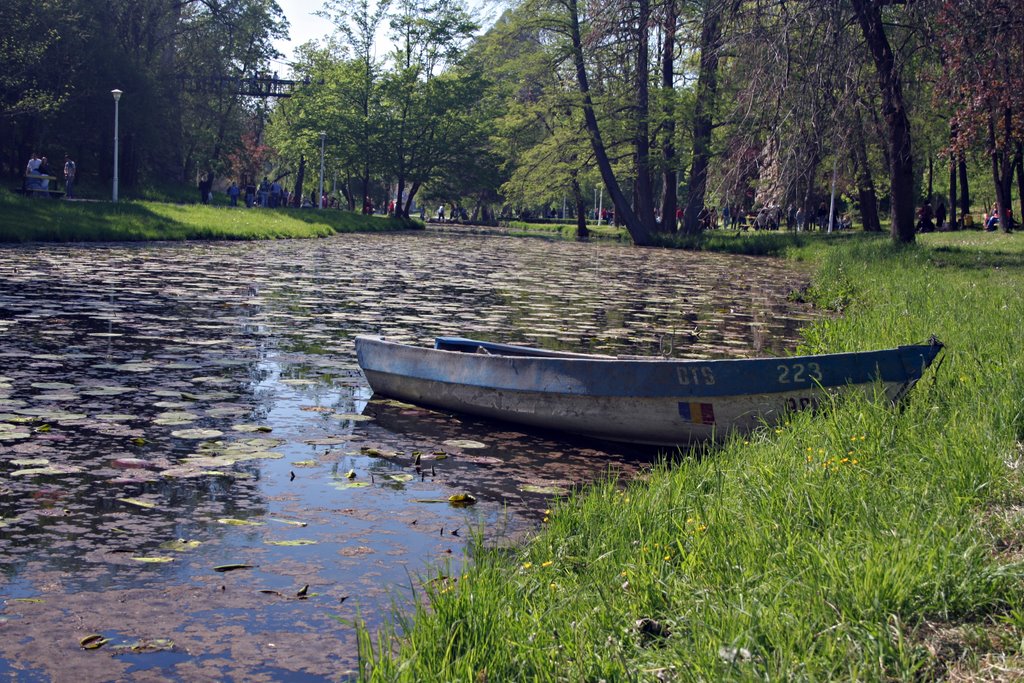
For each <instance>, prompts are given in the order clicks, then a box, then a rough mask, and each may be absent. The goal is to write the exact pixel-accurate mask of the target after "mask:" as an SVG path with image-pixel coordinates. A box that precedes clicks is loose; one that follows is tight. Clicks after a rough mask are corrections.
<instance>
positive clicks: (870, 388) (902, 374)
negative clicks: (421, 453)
mask: <svg viewBox="0 0 1024 683" xmlns="http://www.w3.org/2000/svg"><path fill="white" fill-rule="evenodd" d="M941 349H942V344H941V343H940V342H939V341H938V340H936V339H935V338H932V340H931V341H930V342H929V343H927V344H920V345H914V346H900V347H898V348H894V349H885V350H880V351H862V352H854V353H833V354H825V355H817V356H792V357H780V358H751V359H727V360H679V359H661V358H659V359H637V358H632V357H630V358H622V357H615V356H601V355H589V354H581V353H567V352H563V351H547V350H544V349H536V348H531V347H526V346H514V345H511V344H495V343H491V342H484V341H477V340H473V339H463V338H460V337H438V338H437V340H436V342H435V345H434V348H425V347H419V346H411V345H408V344H399V343H396V342H392V341H388V340H386V339H384V338H383V337H374V336H359V337H356V355H357V356H358V358H359V366H360V367H361V368H362V369H363V373H364V374H365V375H366V379H367V380H368V381H369V383H370V387H371V388H372V389H373V391H374V392H375V393H377V394H381V395H383V396H388V397H391V398H397V399H400V400H403V401H408V402H410V403H417V404H420V405H425V406H432V407H436V408H441V409H445V410H451V411H455V412H463V413H470V414H473V415H479V416H483V417H487V418H494V419H498V420H507V421H510V422H517V423H520V424H524V425H530V426H534V427H540V428H544V429H555V430H561V431H565V432H572V433H575V434H582V435H586V436H592V437H597V438H601V439H609V440H612V441H626V442H631V443H643V444H656V445H676V444H682V443H686V442H689V441H692V440H700V439H722V438H724V437H725V436H726V435H727V434H729V433H732V432H740V433H742V432H747V431H750V430H752V429H754V428H755V427H758V426H760V425H764V424H774V423H776V422H778V421H779V420H780V419H782V418H783V416H784V415H785V414H786V413H787V412H792V411H797V410H807V409H816V408H818V406H819V404H820V403H822V402H824V400H825V399H826V398H827V397H828V396H829V395H833V394H839V393H843V392H847V391H862V392H865V393H868V394H869V395H874V394H873V392H875V391H879V392H883V393H884V395H885V397H886V398H887V399H888V400H889V401H892V402H896V401H898V400H900V399H901V398H902V397H903V396H904V395H905V394H906V393H907V391H909V390H910V388H911V387H912V386H913V385H914V383H916V382H917V380H919V379H920V378H921V375H922V374H923V373H924V371H925V369H926V368H927V367H928V366H929V365H930V364H931V363H932V361H933V360H935V358H936V356H937V355H938V354H939V351H941Z"/></svg>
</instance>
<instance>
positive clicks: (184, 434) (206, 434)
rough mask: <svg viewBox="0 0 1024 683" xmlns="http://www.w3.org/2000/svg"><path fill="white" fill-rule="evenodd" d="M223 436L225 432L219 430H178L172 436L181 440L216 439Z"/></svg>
mask: <svg viewBox="0 0 1024 683" xmlns="http://www.w3.org/2000/svg"><path fill="white" fill-rule="evenodd" d="M223 435H224V432H222V431H219V430H217V429H178V430H176V431H173V432H171V436H176V437H178V438H179V439H215V438H217V437H218V436H223Z"/></svg>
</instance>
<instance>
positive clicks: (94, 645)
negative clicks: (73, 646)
mask: <svg viewBox="0 0 1024 683" xmlns="http://www.w3.org/2000/svg"><path fill="white" fill-rule="evenodd" d="M109 642H110V638H104V637H103V636H102V635H100V634H99V633H92V634H90V635H87V636H86V637H84V638H82V639H81V640H79V641H78V644H79V645H81V646H82V649H83V650H98V649H100V648H101V647H103V646H104V645H106V644H107V643H109Z"/></svg>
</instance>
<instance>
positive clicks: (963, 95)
mask: <svg viewBox="0 0 1024 683" xmlns="http://www.w3.org/2000/svg"><path fill="white" fill-rule="evenodd" d="M937 21H938V28H939V30H938V32H937V33H938V38H939V43H940V47H941V49H942V51H943V56H944V59H945V63H946V64H945V69H943V72H942V76H941V78H940V81H939V82H940V87H941V92H942V94H943V95H944V96H945V97H947V98H948V99H949V101H950V102H951V104H952V105H953V107H954V110H955V112H956V113H955V114H954V117H953V121H952V128H953V131H954V134H953V136H952V147H953V150H954V151H957V152H959V151H963V150H964V149H965V148H967V147H968V146H970V145H971V144H972V143H974V142H976V141H977V140H979V139H981V140H983V141H984V143H985V147H986V151H987V153H988V154H989V156H990V158H991V160H992V180H993V182H994V183H995V190H996V192H995V194H996V204H997V205H998V215H999V216H1000V217H1001V220H1000V226H1001V227H1002V229H1003V230H1005V231H1009V229H1010V221H1009V220H1008V219H1009V217H1010V215H1011V208H1010V194H1011V192H1010V190H1011V183H1012V180H1013V172H1014V167H1015V166H1016V168H1017V179H1018V184H1019V185H1020V186H1021V187H1020V190H1021V191H1020V194H1021V201H1022V205H1021V212H1022V213H1024V169H1022V168H1021V165H1022V163H1024V160H1022V156H1024V155H1022V147H1024V100H1021V92H1022V91H1024V14H1022V12H1021V7H1020V3H1019V0H944V1H943V3H942V6H941V8H940V11H939V14H938V17H937Z"/></svg>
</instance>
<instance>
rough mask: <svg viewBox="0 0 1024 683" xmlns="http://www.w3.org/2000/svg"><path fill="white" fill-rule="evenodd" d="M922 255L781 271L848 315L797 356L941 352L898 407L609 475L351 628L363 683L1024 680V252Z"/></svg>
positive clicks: (917, 250) (943, 243)
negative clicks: (378, 618) (933, 342)
mask: <svg viewBox="0 0 1024 683" xmlns="http://www.w3.org/2000/svg"><path fill="white" fill-rule="evenodd" d="M921 242H922V243H921V244H919V245H917V246H914V247H909V248H899V247H894V246H893V245H892V244H891V243H890V242H889V241H888V240H885V239H873V238H870V237H864V238H855V239H844V240H842V241H838V242H836V241H828V242H821V241H814V242H811V243H808V244H804V245H801V246H798V247H796V248H795V249H797V250H798V251H795V252H794V253H793V255H794V256H796V257H800V258H804V259H811V260H813V261H814V262H815V263H816V264H817V275H816V277H815V282H814V286H813V287H812V290H811V292H810V296H811V297H812V298H813V299H814V300H815V301H818V302H828V303H830V304H834V303H836V302H839V303H840V304H841V305H842V307H843V308H844V314H843V315H842V316H841V317H838V318H835V319H829V320H827V321H823V322H821V323H818V324H816V325H814V326H813V327H811V328H810V329H808V330H807V333H806V337H805V342H804V349H803V350H805V351H822V352H823V351H844V350H853V349H858V350H863V349H871V348H879V347H888V346H893V345H897V344H903V343H909V342H914V341H921V340H924V339H927V338H928V337H929V336H930V335H933V334H934V335H937V336H938V337H939V338H940V339H941V340H942V341H943V342H944V343H945V344H946V350H945V352H944V357H943V359H942V362H941V364H940V365H939V366H938V367H933V369H932V370H931V371H929V373H927V374H926V376H925V378H924V380H922V381H921V382H920V383H919V384H918V386H917V387H915V388H914V390H913V391H912V392H911V395H910V401H909V402H908V403H907V404H906V405H905V406H902V407H901V408H893V407H892V406H889V405H887V404H885V402H884V401H877V400H869V399H868V398H865V397H853V398H851V399H849V400H844V401H842V402H841V403H839V404H836V405H832V406H830V407H829V408H828V409H826V410H824V411H822V412H820V413H818V414H810V413H801V414H798V415H796V416H794V417H793V418H792V420H791V421H790V422H788V423H787V424H784V425H780V426H779V427H777V428H771V429H765V430H762V431H759V432H757V433H755V434H752V435H749V436H747V437H744V438H734V439H732V440H731V441H729V442H728V443H726V444H725V445H724V446H721V447H710V446H706V447H697V448H694V449H693V450H691V451H689V452H685V453H675V454H671V455H670V456H668V457H667V458H666V461H665V462H664V463H663V464H662V465H661V466H659V467H658V468H656V470H655V471H653V472H652V473H651V474H650V476H648V477H646V478H645V479H644V480H642V481H634V482H630V483H625V484H624V483H622V482H619V481H616V480H615V478H614V476H611V477H609V480H608V481H607V482H606V483H603V484H601V485H598V486H594V487H592V489H590V490H589V491H588V492H586V493H584V494H582V495H579V496H576V497H573V498H572V499H570V500H567V501H565V502H563V503H562V504H560V505H558V506H557V507H555V508H554V509H553V510H552V512H551V514H550V515H549V521H548V523H547V524H546V525H545V528H544V529H543V530H542V531H541V532H540V533H539V534H538V535H537V537H536V538H535V539H533V540H532V541H531V542H529V543H527V544H525V545H524V546H522V547H518V548H514V549H511V550H497V549H488V548H486V547H485V546H483V545H482V544H481V545H478V546H477V547H475V548H474V549H473V553H472V557H471V559H470V561H469V562H468V566H467V569H466V570H465V573H464V575H463V576H462V577H461V578H459V579H458V580H438V581H434V582H425V583H424V584H423V585H424V589H423V590H424V591H425V599H424V601H423V604H422V606H421V607H420V608H419V609H418V610H417V611H416V612H415V613H414V614H400V615H396V617H395V620H394V621H393V622H392V623H391V625H390V626H388V627H387V628H385V629H383V630H382V631H381V632H378V633H373V634H371V633H369V632H367V631H365V630H363V632H362V633H361V654H362V662H361V665H362V667H361V673H362V676H363V678H364V679H366V680H388V681H390V680H403V681H423V680H462V681H485V680H486V681H510V680H538V681H561V680H572V681H598V680H606V681H622V680H650V681H655V680H674V681H690V680H693V681H697V680H700V681H712V680H785V679H797V680H858V681H859V680H934V679H937V678H942V677H946V676H951V675H952V674H951V672H954V671H955V672H959V673H960V674H962V673H963V672H964V671H967V672H970V671H972V670H977V669H979V668H980V667H983V666H984V662H986V661H988V659H986V658H992V657H999V658H1007V659H1005V661H1003V662H1002V666H1003V667H1004V669H1005V670H1007V671H1011V672H1012V671H1014V670H1015V671H1017V672H1018V673H1019V672H1021V671H1024V664H1022V663H1021V660H1020V655H1021V652H1020V650H1021V641H1022V635H1024V599H1022V590H1021V589H1022V582H1021V578H1022V572H1024V569H1022V566H1021V563H1020V562H1019V561H1018V559H1017V556H1018V555H1019V550H1020V548H1021V547H1024V532H1022V528H1024V525H1022V523H1021V521H1020V517H1019V516H1018V515H1017V514H1016V513H1015V511H1016V510H1017V509H1018V508H1017V507H1016V506H1018V505H1019V504H1020V503H1021V502H1022V501H1024V493H1022V489H1021V486H1020V482H1019V481H1018V479H1017V477H1016V474H1015V471H1016V470H1015V468H1014V467H1011V466H1009V465H1014V464H1016V463H1018V462H1019V461H1020V460H1021V459H1022V458H1024V453H1022V452H1021V445H1020V442H1021V440H1022V439H1024V418H1022V415H1024V350H1022V344H1021V321H1022V320H1024V296H1022V295H1021V294H1022V291H1024V238H1019V237H1016V236H1012V235H1011V236H1005V235H998V236H995V235H982V234H978V233H974V234H957V235H953V236H947V235H930V236H927V238H926V239H922V240H921ZM1007 549H1010V550H1014V549H1016V554H1014V553H1009V554H1008V553H1007V552H1006V550H1007ZM444 573H445V570H444V569H443V568H440V569H439V570H438V575H439V576H440V575H443V574H444ZM427 578H429V577H427ZM936 633H942V634H944V635H943V636H942V638H936V637H935V635H934V634H936ZM951 643H952V644H951ZM1014 662H1016V664H1014ZM1014 667H1016V668H1014ZM1011 677H1012V676H1011Z"/></svg>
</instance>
